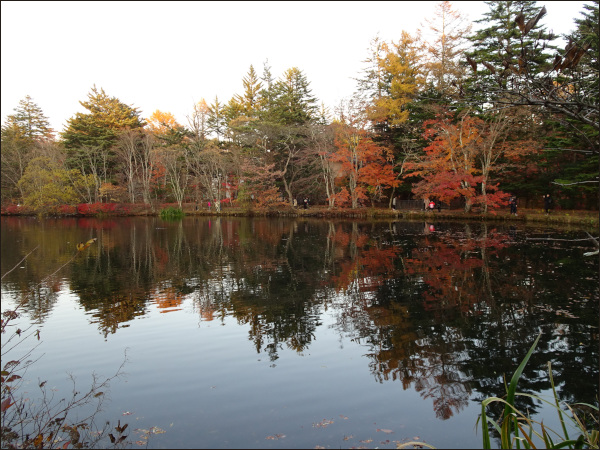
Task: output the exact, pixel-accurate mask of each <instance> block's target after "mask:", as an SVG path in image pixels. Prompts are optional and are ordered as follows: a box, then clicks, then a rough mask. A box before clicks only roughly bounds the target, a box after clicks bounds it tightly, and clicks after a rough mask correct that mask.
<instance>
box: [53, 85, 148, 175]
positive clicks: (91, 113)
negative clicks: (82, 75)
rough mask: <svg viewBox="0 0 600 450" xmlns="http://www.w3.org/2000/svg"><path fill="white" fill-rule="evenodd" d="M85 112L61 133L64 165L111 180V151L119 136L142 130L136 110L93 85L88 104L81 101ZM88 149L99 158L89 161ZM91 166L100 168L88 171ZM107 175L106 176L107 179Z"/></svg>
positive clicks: (71, 121)
mask: <svg viewBox="0 0 600 450" xmlns="http://www.w3.org/2000/svg"><path fill="white" fill-rule="evenodd" d="M79 103H80V104H81V106H83V107H84V108H85V109H86V110H87V111H88V112H87V113H76V114H75V116H73V117H71V118H70V119H69V120H68V121H67V126H66V128H65V130H64V131H63V132H62V133H61V137H62V140H63V144H64V146H65V148H66V149H67V152H68V156H69V158H68V160H67V164H68V165H69V166H70V167H78V168H83V169H84V173H86V174H88V173H92V174H94V173H95V174H98V173H101V172H104V173H105V175H104V177H103V178H104V179H105V180H106V179H108V178H110V176H111V175H110V174H111V173H112V171H113V169H114V166H115V163H116V161H115V154H114V152H113V151H112V148H113V146H114V145H115V144H116V142H117V139H118V136H119V134H120V133H121V132H123V131H124V130H129V129H137V128H141V127H143V126H144V122H143V120H142V119H141V118H140V113H139V111H138V110H137V108H134V107H132V106H128V105H126V104H124V103H122V102H121V101H120V100H119V99H117V98H116V97H110V96H109V95H107V94H106V92H104V89H102V88H100V89H98V88H96V86H95V85H94V86H93V87H92V89H91V91H90V93H89V94H88V100H87V101H80V102H79ZM90 149H93V150H94V151H95V152H97V153H98V155H99V156H98V157H93V158H90V157H89V155H87V154H86V152H88V151H89V150H90ZM90 164H101V166H95V167H91V166H90ZM106 172H109V174H108V175H106Z"/></svg>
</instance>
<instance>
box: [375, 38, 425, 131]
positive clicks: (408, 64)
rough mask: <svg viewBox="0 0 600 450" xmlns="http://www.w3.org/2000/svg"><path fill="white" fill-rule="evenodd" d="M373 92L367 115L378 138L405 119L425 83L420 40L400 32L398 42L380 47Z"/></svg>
mask: <svg viewBox="0 0 600 450" xmlns="http://www.w3.org/2000/svg"><path fill="white" fill-rule="evenodd" d="M381 51H382V53H383V55H381V56H379V55H378V56H377V57H378V58H379V67H378V70H379V71H380V72H381V73H378V74H377V76H376V80H377V81H376V90H372V91H371V99H370V100H371V104H370V105H369V106H368V108H367V114H368V117H369V119H370V120H371V122H372V124H373V126H374V127H375V129H376V130H378V132H379V133H380V134H386V133H387V134H389V133H390V132H391V131H392V130H393V129H394V128H395V127H398V126H399V125H401V124H403V123H404V122H406V120H407V119H408V114H409V113H408V109H407V105H408V104H409V103H410V102H411V101H412V100H414V98H415V97H416V95H417V93H418V89H419V87H420V86H422V85H423V82H424V71H423V70H424V67H423V62H424V61H423V53H422V43H421V40H420V36H415V37H413V36H411V35H409V34H408V33H407V32H405V31H402V34H401V37H400V39H399V40H398V42H395V43H394V42H392V43H390V44H387V43H383V44H381Z"/></svg>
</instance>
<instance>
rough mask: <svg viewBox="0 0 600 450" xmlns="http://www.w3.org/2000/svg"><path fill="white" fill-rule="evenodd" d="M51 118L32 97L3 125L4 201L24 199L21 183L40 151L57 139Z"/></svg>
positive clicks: (20, 103) (2, 185)
mask: <svg viewBox="0 0 600 450" xmlns="http://www.w3.org/2000/svg"><path fill="white" fill-rule="evenodd" d="M53 133H54V132H53V130H52V129H51V128H50V123H49V121H48V118H47V117H46V116H45V115H44V112H43V111H42V109H41V108H40V107H39V106H38V105H37V104H36V103H35V102H34V101H33V99H32V98H31V97H30V96H26V97H25V99H23V100H20V101H19V104H18V106H17V107H16V108H14V114H11V115H9V116H8V117H7V118H6V121H5V123H4V124H3V125H2V144H1V147H0V155H1V163H2V165H1V188H2V189H1V191H2V201H3V202H4V201H5V200H9V199H14V198H16V197H21V196H22V194H23V193H22V192H21V190H20V188H19V184H18V182H19V180H20V179H21V177H22V176H23V175H24V173H25V167H26V166H27V163H28V162H29V161H30V160H31V159H32V157H33V155H34V154H35V153H36V148H39V146H40V145H41V144H42V143H43V142H46V141H52V140H53V139H54V136H53Z"/></svg>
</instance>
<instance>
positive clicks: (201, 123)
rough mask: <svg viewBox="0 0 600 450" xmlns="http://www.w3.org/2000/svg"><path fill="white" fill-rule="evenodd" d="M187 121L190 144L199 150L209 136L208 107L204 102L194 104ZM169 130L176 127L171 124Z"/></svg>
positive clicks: (202, 100)
mask: <svg viewBox="0 0 600 450" xmlns="http://www.w3.org/2000/svg"><path fill="white" fill-rule="evenodd" d="M187 120H188V130H189V131H190V137H191V142H192V144H193V145H194V147H195V148H198V149H199V148H201V147H202V144H203V143H204V141H206V139H207V138H208V135H209V134H210V125H209V123H210V107H209V106H208V104H207V103H206V100H204V99H203V98H202V99H200V101H199V102H197V103H194V108H193V111H192V113H191V114H190V115H189V116H187ZM177 125H178V124H177ZM171 128H173V129H176V128H177V127H176V126H175V124H173V126H172V127H171Z"/></svg>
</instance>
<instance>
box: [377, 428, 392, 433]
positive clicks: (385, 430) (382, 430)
mask: <svg viewBox="0 0 600 450" xmlns="http://www.w3.org/2000/svg"><path fill="white" fill-rule="evenodd" d="M377 431H381V432H383V433H387V434H390V433H393V431H392V430H388V429H386V428H377Z"/></svg>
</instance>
